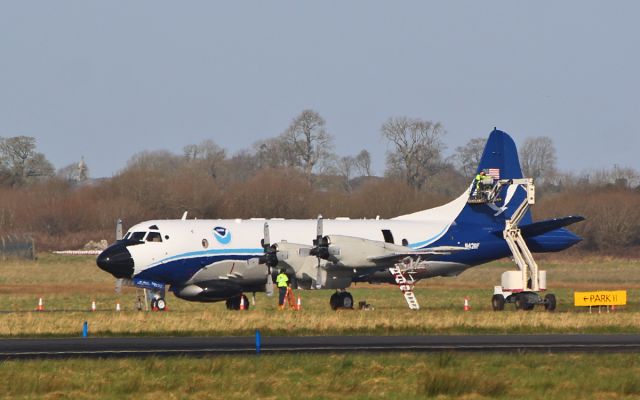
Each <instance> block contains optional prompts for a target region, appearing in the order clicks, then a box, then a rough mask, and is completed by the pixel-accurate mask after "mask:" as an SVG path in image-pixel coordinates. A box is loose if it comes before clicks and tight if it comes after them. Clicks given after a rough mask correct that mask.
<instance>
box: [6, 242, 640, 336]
mask: <svg viewBox="0 0 640 400" xmlns="http://www.w3.org/2000/svg"><path fill="white" fill-rule="evenodd" d="M540 264H541V265H542V268H543V269H546V270H547V271H548V272H547V273H548V286H549V289H550V290H549V291H553V292H554V293H555V294H556V295H557V297H558V310H557V311H556V312H554V313H549V312H545V311H544V310H543V309H536V310H534V311H532V312H516V311H514V309H513V305H510V304H508V305H507V309H506V310H505V311H503V312H500V313H496V312H493V311H492V310H491V305H490V298H491V295H492V293H493V286H494V285H495V284H496V283H498V282H499V279H500V274H501V273H502V272H503V271H505V270H507V269H511V268H513V267H512V265H511V263H510V262H507V261H504V262H496V263H493V264H489V265H485V266H480V267H476V268H472V269H470V270H469V271H467V272H465V273H463V274H462V275H460V276H459V277H456V278H436V279H431V280H426V281H423V282H421V283H420V284H419V285H418V287H417V289H416V294H417V297H418V300H419V301H420V304H421V307H422V309H421V310H419V311H417V312H416V311H411V310H409V309H408V308H407V306H406V303H405V302H404V299H403V297H402V296H401V294H400V292H399V291H398V289H397V288H395V287H394V286H391V285H377V286H374V285H367V284H361V285H357V286H355V287H353V288H352V289H351V290H350V291H351V293H352V294H353V295H354V298H355V301H356V303H357V302H358V301H360V300H366V301H367V302H368V303H370V304H372V305H373V306H374V308H375V309H374V310H373V311H360V310H354V311H339V312H334V311H331V310H330V308H329V306H328V298H329V296H330V294H331V291H299V292H298V294H300V295H301V296H302V302H303V310H302V311H300V312H293V311H288V310H287V311H279V310H277V308H276V304H275V303H276V299H275V298H269V297H266V296H265V295H264V294H263V293H258V294H256V299H257V304H256V306H255V307H251V309H250V310H249V311H247V312H233V311H228V310H226V308H225V307H224V304H222V303H213V304H211V303H209V304H205V303H192V302H187V301H183V300H180V299H177V298H175V297H174V296H173V295H172V294H168V296H167V300H168V302H169V308H170V311H168V312H164V313H158V312H138V311H136V309H135V302H136V293H135V290H133V289H131V288H127V289H125V290H124V291H123V293H122V294H120V295H116V294H115V291H114V280H113V278H112V277H111V276H110V275H108V274H107V273H105V272H103V271H100V270H99V269H98V268H97V267H96V266H95V262H94V259H93V258H92V257H77V258H76V257H62V256H54V255H49V254H42V255H41V257H40V258H39V260H37V261H35V262H25V261H11V262H4V263H1V264H0V336H3V337H31V336H75V335H78V334H79V332H80V330H81V326H82V323H83V322H84V321H88V323H89V330H90V334H91V335H103V336H104V335H118V336H122V335H140V334H147V335H251V334H253V332H254V331H255V330H256V329H260V330H261V331H262V332H263V333H264V334H266V335H283V334H288V335H300V334H304V335H313V334H434V333H456V334H465V333H534V332H535V333H540V332H542V333H544V332H572V333H585V332H591V333H600V332H603V333H604V332H607V333H612V332H613V333H616V332H619V333H622V332H638V331H640V329H639V327H640V291H639V290H638V289H639V288H640V274H639V273H638V272H639V271H640V261H637V260H620V259H618V260H609V259H589V260H580V261H557V260H553V259H548V260H544V259H543V260H542V261H541V262H540ZM552 289H553V290H552ZM597 289H627V290H628V296H629V305H627V306H626V307H623V308H621V309H619V310H618V311H617V312H615V313H598V312H597V311H596V310H594V312H593V313H589V312H588V310H586V309H577V308H575V307H573V292H574V291H575V290H597ZM465 296H466V297H468V298H469V301H470V303H471V307H472V310H471V311H469V312H464V311H463V302H464V297H465ZM39 297H42V298H43V299H44V302H45V309H46V312H34V311H33V310H34V309H35V308H36V305H37V301H38V298H39ZM94 300H95V301H96V303H97V307H98V311H97V312H89V308H90V304H91V301H94ZM117 301H119V302H120V303H121V306H122V309H123V311H122V312H119V313H116V312H115V304H116V302H117Z"/></svg>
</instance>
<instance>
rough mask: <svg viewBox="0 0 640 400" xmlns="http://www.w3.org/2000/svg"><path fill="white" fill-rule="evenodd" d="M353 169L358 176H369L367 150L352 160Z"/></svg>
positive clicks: (369, 164)
mask: <svg viewBox="0 0 640 400" xmlns="http://www.w3.org/2000/svg"><path fill="white" fill-rule="evenodd" d="M354 167H355V168H356V170H358V173H359V174H360V176H371V154H369V152H368V151H367V150H364V149H363V150H362V151H360V153H358V155H357V156H356V157H355V159H354Z"/></svg>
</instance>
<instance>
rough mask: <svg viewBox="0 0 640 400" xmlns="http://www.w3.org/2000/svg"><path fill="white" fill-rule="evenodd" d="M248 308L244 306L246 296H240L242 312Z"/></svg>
mask: <svg viewBox="0 0 640 400" xmlns="http://www.w3.org/2000/svg"><path fill="white" fill-rule="evenodd" d="M245 308H246V307H245V305H244V296H243V295H240V310H244V309H245Z"/></svg>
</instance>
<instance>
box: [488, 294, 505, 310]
mask: <svg viewBox="0 0 640 400" xmlns="http://www.w3.org/2000/svg"><path fill="white" fill-rule="evenodd" d="M491 306H492V307H493V311H502V310H504V296H503V295H501V294H494V295H493V297H492V298H491Z"/></svg>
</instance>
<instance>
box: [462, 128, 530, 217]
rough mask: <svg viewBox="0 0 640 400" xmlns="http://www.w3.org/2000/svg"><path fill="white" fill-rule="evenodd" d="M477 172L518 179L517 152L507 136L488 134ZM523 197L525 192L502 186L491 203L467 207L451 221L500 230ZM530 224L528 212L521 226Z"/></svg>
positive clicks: (495, 133)
mask: <svg viewBox="0 0 640 400" xmlns="http://www.w3.org/2000/svg"><path fill="white" fill-rule="evenodd" d="M480 171H485V172H487V174H488V175H490V176H493V177H494V178H498V179H518V178H522V170H521V169H520V160H519V158H518V149H517V148H516V144H515V142H514V141H513V139H512V138H511V136H509V135H508V134H507V133H505V132H503V131H499V130H497V129H494V130H493V132H491V134H490V135H489V139H488V140H487V144H486V145H485V148H484V152H483V153H482V157H481V159H480V164H479V165H478V169H477V172H476V173H479V172H480ZM525 196H526V193H525V191H524V189H522V188H517V187H516V186H507V187H504V188H503V189H502V192H501V193H500V195H499V196H498V198H499V200H498V201H496V202H495V204H467V205H465V206H464V208H463V209H462V212H461V213H460V214H459V215H458V217H457V218H456V220H455V222H456V224H465V223H471V224H483V225H488V226H497V227H499V228H500V229H502V228H504V221H505V219H508V218H510V217H511V215H512V214H513V212H514V211H515V210H516V208H517V207H518V206H519V205H520V204H521V203H522V201H523V200H524V199H525ZM531 222H532V219H531V213H530V212H529V211H527V214H526V215H525V216H524V218H523V219H522V222H521V223H522V224H530V223H531Z"/></svg>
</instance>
